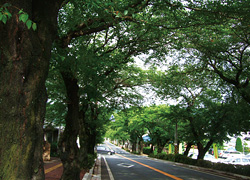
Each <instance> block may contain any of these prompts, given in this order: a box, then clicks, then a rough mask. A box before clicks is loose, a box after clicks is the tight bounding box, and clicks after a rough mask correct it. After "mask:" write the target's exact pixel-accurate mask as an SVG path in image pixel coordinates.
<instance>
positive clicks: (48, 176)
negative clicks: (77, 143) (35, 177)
mask: <svg viewBox="0 0 250 180" xmlns="http://www.w3.org/2000/svg"><path fill="white" fill-rule="evenodd" d="M44 173H45V180H60V178H61V176H62V173H63V166H62V163H61V160H60V159H59V158H56V157H52V158H51V160H50V161H45V162H44ZM85 174H87V173H86V172H85V171H82V172H81V174H80V179H83V177H84V175H85Z"/></svg>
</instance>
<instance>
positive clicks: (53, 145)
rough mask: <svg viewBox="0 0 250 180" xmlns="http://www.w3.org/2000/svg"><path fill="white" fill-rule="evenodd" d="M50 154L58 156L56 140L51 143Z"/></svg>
mask: <svg viewBox="0 0 250 180" xmlns="http://www.w3.org/2000/svg"><path fill="white" fill-rule="evenodd" d="M50 155H51V157H58V153H57V143H56V142H53V143H51V146H50Z"/></svg>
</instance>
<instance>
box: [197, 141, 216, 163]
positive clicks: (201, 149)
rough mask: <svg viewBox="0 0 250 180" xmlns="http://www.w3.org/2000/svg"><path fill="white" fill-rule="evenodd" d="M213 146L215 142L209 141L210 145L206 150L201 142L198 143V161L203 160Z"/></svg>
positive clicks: (208, 144) (207, 145)
mask: <svg viewBox="0 0 250 180" xmlns="http://www.w3.org/2000/svg"><path fill="white" fill-rule="evenodd" d="M212 144H213V140H209V141H208V143H207V144H206V146H205V148H204V146H203V145H202V144H201V142H198V143H197V147H198V151H199V154H198V159H203V158H204V156H205V154H206V152H207V151H208V150H209V148H210V146H211V145H212Z"/></svg>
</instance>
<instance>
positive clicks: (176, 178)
mask: <svg viewBox="0 0 250 180" xmlns="http://www.w3.org/2000/svg"><path fill="white" fill-rule="evenodd" d="M116 155H118V156H121V157H123V158H125V159H128V160H130V161H133V162H135V163H137V164H140V165H142V166H144V167H147V168H149V169H152V170H154V171H156V172H159V173H161V174H163V175H165V176H168V177H171V178H173V179H175V180H183V179H181V178H178V177H176V176H174V175H171V174H168V173H166V172H164V171H161V170H159V169H156V168H154V167H151V166H149V165H146V164H143V163H140V162H138V161H136V160H133V159H130V158H127V157H125V156H122V155H120V154H116Z"/></svg>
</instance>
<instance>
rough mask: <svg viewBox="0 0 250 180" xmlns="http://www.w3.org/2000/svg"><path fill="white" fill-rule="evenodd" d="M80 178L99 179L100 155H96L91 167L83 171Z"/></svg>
mask: <svg viewBox="0 0 250 180" xmlns="http://www.w3.org/2000/svg"><path fill="white" fill-rule="evenodd" d="M82 180H101V156H100V155H98V157H97V159H96V161H95V163H94V165H93V167H92V168H91V169H90V170H89V172H87V173H85V175H84V177H83V178H82Z"/></svg>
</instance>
